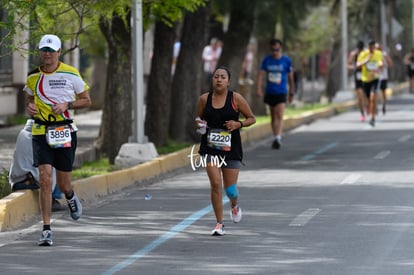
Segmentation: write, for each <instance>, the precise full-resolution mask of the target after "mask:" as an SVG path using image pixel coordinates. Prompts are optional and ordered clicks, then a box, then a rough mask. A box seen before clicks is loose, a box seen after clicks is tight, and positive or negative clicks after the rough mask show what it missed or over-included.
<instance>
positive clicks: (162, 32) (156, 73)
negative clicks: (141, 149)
mask: <svg viewBox="0 0 414 275" xmlns="http://www.w3.org/2000/svg"><path fill="white" fill-rule="evenodd" d="M174 41H175V29H174V28H173V27H170V26H168V25H167V24H165V23H164V22H162V21H158V22H157V23H156V24H155V36H154V52H155V53H157V54H156V55H154V56H153V57H152V62H151V73H150V77H149V80H148V89H147V100H146V102H147V115H146V119H145V132H146V133H147V134H148V137H149V140H150V141H152V142H153V143H154V144H155V145H156V146H163V145H165V144H166V143H167V141H168V126H169V122H170V121H169V118H170V98H171V94H170V91H171V90H170V89H171V64H172V59H173V47H174Z"/></svg>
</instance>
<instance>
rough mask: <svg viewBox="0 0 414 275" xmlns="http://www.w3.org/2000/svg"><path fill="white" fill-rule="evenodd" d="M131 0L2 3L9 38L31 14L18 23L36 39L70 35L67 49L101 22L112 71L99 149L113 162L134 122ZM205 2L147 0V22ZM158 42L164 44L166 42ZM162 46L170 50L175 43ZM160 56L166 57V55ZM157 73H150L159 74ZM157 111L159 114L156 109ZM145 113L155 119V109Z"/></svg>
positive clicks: (169, 17) (66, 38)
mask: <svg viewBox="0 0 414 275" xmlns="http://www.w3.org/2000/svg"><path fill="white" fill-rule="evenodd" d="M131 2H132V1H131V0H108V1H98V0H95V1H86V0H77V1H72V0H56V1H53V3H51V2H50V1H47V0H38V1H32V0H27V1H20V0H11V1H6V2H5V3H4V2H3V1H2V2H1V4H0V5H1V8H2V9H6V10H8V11H9V17H8V20H7V22H5V23H3V22H2V23H1V26H2V27H3V28H5V27H7V29H8V30H9V34H8V35H7V37H8V39H13V34H15V30H14V29H17V28H16V27H15V26H16V23H15V22H16V20H17V19H19V18H23V17H24V16H28V18H30V22H31V26H25V25H24V24H21V25H18V27H19V26H20V27H21V28H24V29H26V30H28V29H30V30H31V41H32V43H33V44H34V43H37V41H38V40H39V38H40V36H41V35H42V34H44V33H48V32H49V33H50V32H52V33H55V34H57V35H58V36H59V37H61V39H62V41H72V45H71V46H70V47H69V49H66V50H69V51H70V50H73V49H75V48H77V47H79V39H80V38H81V37H82V34H85V33H86V32H87V29H88V27H89V26H96V25H98V24H99V26H100V29H101V31H102V33H103V34H104V36H105V39H106V41H107V44H108V45H107V46H108V48H107V50H108V53H109V54H108V55H109V59H108V61H109V62H108V70H109V72H108V75H110V77H108V78H107V84H106V93H105V94H106V95H105V104H104V112H103V113H104V114H103V117H102V125H101V132H100V137H99V139H98V142H97V144H98V146H99V148H100V151H101V152H102V153H104V154H105V155H106V156H107V157H108V158H109V161H110V163H113V162H114V160H115V157H116V154H117V153H118V150H119V148H120V147H121V145H122V144H123V143H125V142H127V141H128V138H129V136H130V134H131V128H132V123H131V112H132V109H131V69H130V68H131V58H130V56H131V52H130V45H131V44H130V37H131V30H130V25H129V21H130V11H131ZM203 2H204V1H203V0H156V1H144V2H143V6H144V7H143V11H144V12H143V15H144V20H143V21H144V27H146V28H147V27H148V26H149V25H150V24H151V23H152V22H153V21H152V20H163V21H164V22H170V23H172V22H175V21H177V20H179V19H180V18H181V16H182V10H190V11H191V10H194V9H195V8H196V7H197V6H198V5H201V4H202V3H203ZM17 21H18V20H17ZM83 39H87V35H85V36H83ZM1 41H7V39H5V40H3V39H2V40H1ZM26 42H28V41H26ZM155 43H159V44H160V45H162V43H163V42H162V41H156V42H155ZM161 50H166V51H168V50H170V51H172V49H161ZM159 62H161V63H162V62H164V60H160V61H159ZM155 74H156V73H155ZM155 74H154V76H152V77H157V76H156V75H155ZM164 76H165V75H164ZM158 78H159V77H158ZM159 79H161V78H159ZM154 92H157V91H154ZM154 115H158V114H157V113H156V112H154ZM147 118H148V119H151V115H149V116H147ZM155 123H156V122H155ZM149 134H150V135H151V133H149Z"/></svg>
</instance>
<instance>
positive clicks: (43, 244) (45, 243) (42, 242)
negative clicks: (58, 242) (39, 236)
mask: <svg viewBox="0 0 414 275" xmlns="http://www.w3.org/2000/svg"><path fill="white" fill-rule="evenodd" d="M37 245H38V246H52V245H53V241H52V240H44V241H39V242H38V243H37Z"/></svg>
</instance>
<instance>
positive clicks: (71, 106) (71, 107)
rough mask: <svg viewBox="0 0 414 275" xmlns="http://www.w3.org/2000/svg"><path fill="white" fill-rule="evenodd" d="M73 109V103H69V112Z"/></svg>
mask: <svg viewBox="0 0 414 275" xmlns="http://www.w3.org/2000/svg"><path fill="white" fill-rule="evenodd" d="M70 109H73V102H72V101H71V102H68V110H70Z"/></svg>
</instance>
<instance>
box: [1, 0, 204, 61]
mask: <svg viewBox="0 0 414 275" xmlns="http://www.w3.org/2000/svg"><path fill="white" fill-rule="evenodd" d="M205 1H206V0H144V1H142V6H143V7H142V11H143V12H142V15H143V25H144V29H145V30H146V29H148V28H149V26H150V25H151V24H152V23H153V22H154V20H163V21H164V22H166V23H168V24H172V23H173V22H175V21H177V20H180V19H181V18H182V16H183V11H190V12H192V11H194V10H196V9H197V7H199V6H201V5H204V4H205ZM132 2H133V1H132V0H55V1H49V0H36V1H34V0H9V1H0V10H7V17H6V18H2V20H1V21H0V27H2V28H4V29H6V30H7V33H6V35H5V36H4V37H2V38H0V46H1V47H4V46H6V45H8V47H9V48H10V52H9V53H8V54H10V53H11V52H13V51H16V50H21V46H22V45H23V44H26V43H28V42H29V41H21V42H20V43H19V44H17V45H16V42H15V41H14V38H15V35H16V34H18V32H19V31H30V42H31V44H36V43H37V42H38V41H39V39H40V37H41V36H42V35H43V34H45V33H53V34H56V35H58V36H59V37H60V38H61V40H62V42H69V45H70V46H69V48H66V49H65V52H67V51H71V50H73V49H75V48H77V47H78V46H79V45H80V41H81V40H82V43H81V45H85V46H86V47H87V48H88V53H89V54H92V53H94V52H96V53H99V54H103V52H104V50H105V47H102V46H103V45H104V39H103V38H102V35H101V34H100V31H99V28H98V24H99V22H100V20H108V19H111V18H112V17H113V16H114V14H116V15H117V16H118V17H119V18H122V19H123V20H124V21H125V24H126V25H129V21H128V20H129V14H130V12H131V4H132ZM29 21H30V26H29V25H28V23H27V22H29ZM11 42H13V43H11ZM65 52H64V53H65ZM32 54H34V53H32Z"/></svg>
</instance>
